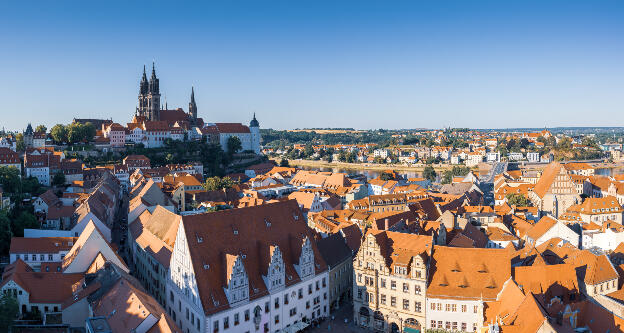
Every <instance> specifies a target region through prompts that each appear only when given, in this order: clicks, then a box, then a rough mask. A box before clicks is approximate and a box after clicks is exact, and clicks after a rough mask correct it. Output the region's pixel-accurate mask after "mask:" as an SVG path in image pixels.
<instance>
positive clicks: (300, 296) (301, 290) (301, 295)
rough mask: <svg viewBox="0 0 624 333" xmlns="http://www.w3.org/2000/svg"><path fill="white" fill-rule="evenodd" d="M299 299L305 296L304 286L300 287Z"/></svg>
mask: <svg viewBox="0 0 624 333" xmlns="http://www.w3.org/2000/svg"><path fill="white" fill-rule="evenodd" d="M298 297H299V299H302V298H303V288H299V295H298Z"/></svg>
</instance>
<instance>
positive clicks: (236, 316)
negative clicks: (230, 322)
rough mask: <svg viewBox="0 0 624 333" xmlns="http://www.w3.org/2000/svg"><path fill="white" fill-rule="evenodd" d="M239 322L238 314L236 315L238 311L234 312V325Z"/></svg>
mask: <svg viewBox="0 0 624 333" xmlns="http://www.w3.org/2000/svg"><path fill="white" fill-rule="evenodd" d="M239 322H240V321H239V316H238V313H235V314H234V326H236V325H238V323H239Z"/></svg>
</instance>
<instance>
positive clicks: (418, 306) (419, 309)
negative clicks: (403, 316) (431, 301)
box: [414, 302, 422, 312]
mask: <svg viewBox="0 0 624 333" xmlns="http://www.w3.org/2000/svg"><path fill="white" fill-rule="evenodd" d="M414 310H415V311H416V312H422V304H421V303H420V302H416V303H414Z"/></svg>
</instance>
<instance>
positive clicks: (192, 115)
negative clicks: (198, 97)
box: [188, 87, 197, 124]
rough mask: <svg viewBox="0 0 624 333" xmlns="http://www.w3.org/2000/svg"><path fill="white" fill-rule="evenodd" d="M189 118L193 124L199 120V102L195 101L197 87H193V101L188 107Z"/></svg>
mask: <svg viewBox="0 0 624 333" xmlns="http://www.w3.org/2000/svg"><path fill="white" fill-rule="evenodd" d="M188 113H189V119H190V121H191V124H195V122H196V121H197V104H196V103H195V88H193V87H191V102H190V103H189V108H188Z"/></svg>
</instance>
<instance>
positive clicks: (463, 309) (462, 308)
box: [461, 304, 468, 312]
mask: <svg viewBox="0 0 624 333" xmlns="http://www.w3.org/2000/svg"><path fill="white" fill-rule="evenodd" d="M466 308H467V306H466V304H462V306H461V310H462V312H466V311H468V310H467V309H466Z"/></svg>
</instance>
